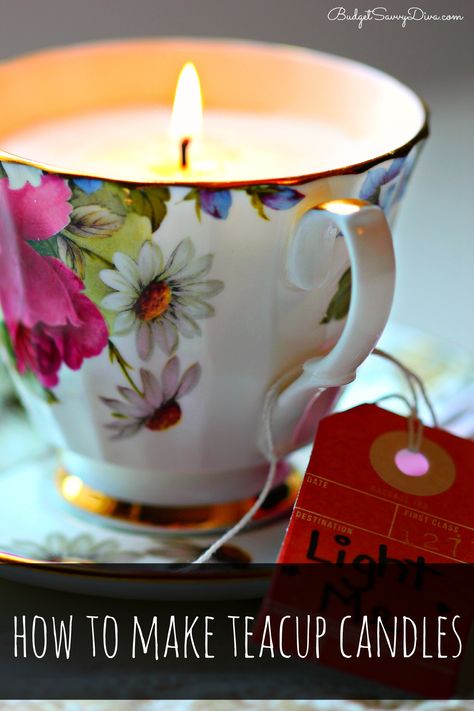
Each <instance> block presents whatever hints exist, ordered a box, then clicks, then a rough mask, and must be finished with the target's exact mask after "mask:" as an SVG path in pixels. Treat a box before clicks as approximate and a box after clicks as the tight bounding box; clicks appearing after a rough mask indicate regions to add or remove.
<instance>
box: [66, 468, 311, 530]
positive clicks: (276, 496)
mask: <svg viewBox="0 0 474 711" xmlns="http://www.w3.org/2000/svg"><path fill="white" fill-rule="evenodd" d="M279 466H281V467H285V468H286V469H287V470H288V471H287V474H286V476H285V477H284V478H283V479H282V481H281V482H280V483H279V484H278V485H277V486H275V487H274V488H273V489H272V490H271V491H270V493H269V495H268V496H267V498H266V500H265V502H264V504H263V505H262V506H261V508H260V509H259V511H258V512H257V513H256V514H255V516H254V517H253V519H252V524H251V525H252V526H257V525H258V526H260V525H264V524H265V523H267V522H271V521H274V520H275V519H277V518H279V517H281V516H284V515H285V514H288V513H289V511H291V509H292V507H293V505H294V503H295V500H296V496H297V494H298V490H299V488H300V485H301V478H302V474H301V473H300V472H299V471H298V470H296V469H295V468H294V467H293V466H290V465H289V464H288V463H286V462H283V461H282V462H281V463H280V464H279ZM56 486H57V488H58V491H59V493H60V495H61V496H62V498H63V499H64V500H65V501H66V502H67V503H68V504H70V505H71V506H73V507H74V508H75V509H76V510H77V512H81V513H83V514H89V515H93V516H100V517H102V518H103V520H104V523H108V524H114V525H117V526H121V527H127V528H128V527H133V528H138V529H141V530H143V531H150V530H151V531H159V532H160V533H166V532H169V533H170V534H173V535H176V534H179V533H181V532H182V533H186V534H189V533H194V534H199V533H203V534H208V533H211V532H216V533H217V532H219V531H223V530H225V529H227V528H230V527H231V526H232V525H233V524H235V523H236V522H237V521H238V520H239V519H240V518H241V517H242V516H243V515H244V514H245V513H246V511H248V510H249V509H250V507H251V506H252V505H253V503H254V502H255V499H256V496H254V497H247V498H245V499H241V500H237V501H229V502H220V503H215V504H207V505H195V506H156V505H150V504H141V503H138V502H132V501H124V500H121V499H116V498H113V497H111V496H109V495H108V494H105V493H103V492H101V491H97V490H96V489H93V488H91V487H90V486H88V485H87V484H85V483H84V482H83V481H82V479H80V478H79V477H78V476H75V475H73V474H69V473H68V472H67V471H66V470H65V469H64V468H63V467H60V468H58V469H57V471H56Z"/></svg>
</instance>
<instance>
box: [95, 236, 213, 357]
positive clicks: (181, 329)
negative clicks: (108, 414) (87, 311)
mask: <svg viewBox="0 0 474 711" xmlns="http://www.w3.org/2000/svg"><path fill="white" fill-rule="evenodd" d="M195 254H196V250H195V247H194V245H193V243H192V241H191V240H190V239H189V238H187V239H184V240H182V241H181V242H180V243H179V244H178V246H177V247H176V249H174V251H173V252H172V253H171V255H170V257H169V258H168V260H167V261H166V263H165V259H164V256H163V252H162V250H161V249H160V247H159V246H158V245H157V244H155V243H153V242H151V241H146V242H144V243H143V245H142V247H141V249H140V252H139V254H138V258H137V260H134V259H132V257H130V256H128V255H127V254H124V253H123V252H116V253H115V254H114V256H113V263H114V266H115V269H104V270H103V271H101V273H100V277H101V279H102V281H103V282H104V283H105V284H107V286H109V287H110V288H111V289H113V290H114V291H113V292H112V293H110V294H108V295H107V296H106V297H105V298H104V299H103V300H102V306H103V307H104V308H106V309H109V310H110V311H115V312H117V316H116V318H115V323H114V332H115V333H117V334H124V333H129V332H130V331H131V330H132V329H134V328H136V343H137V351H138V355H139V356H140V358H141V359H142V360H148V359H149V358H150V356H151V354H152V351H153V344H154V343H155V342H156V343H157V344H158V346H159V347H160V348H161V350H162V351H163V352H164V353H165V354H166V355H171V354H172V353H174V351H175V350H176V348H177V346H178V341H179V336H180V335H181V336H184V337H185V338H193V337H194V336H199V335H200V334H201V328H200V326H199V324H198V320H199V319H205V318H209V317H210V316H213V315H214V313H215V309H214V307H213V306H211V304H209V299H210V298H212V297H214V296H216V295H217V294H219V293H220V292H221V291H222V289H223V288H224V283H223V282H222V281H220V280H218V279H205V277H206V275H207V274H208V272H209V270H210V269H211V266H212V260H213V255H212V254H205V255H204V256H202V257H198V258H195Z"/></svg>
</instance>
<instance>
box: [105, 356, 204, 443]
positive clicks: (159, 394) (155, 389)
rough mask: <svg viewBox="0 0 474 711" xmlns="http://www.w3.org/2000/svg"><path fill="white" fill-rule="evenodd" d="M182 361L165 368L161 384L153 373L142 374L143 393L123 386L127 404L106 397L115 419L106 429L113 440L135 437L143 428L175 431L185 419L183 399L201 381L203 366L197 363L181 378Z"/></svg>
mask: <svg viewBox="0 0 474 711" xmlns="http://www.w3.org/2000/svg"><path fill="white" fill-rule="evenodd" d="M180 370H181V365H180V362H179V358H178V357H177V356H173V358H170V360H169V361H168V362H167V363H166V364H165V366H164V367H163V370H162V371H161V378H160V380H158V378H156V377H155V376H154V375H153V373H151V372H150V371H149V370H145V369H144V368H142V369H141V370H140V377H141V389H139V388H135V389H134V390H132V388H127V387H123V386H119V387H118V388H117V390H118V392H119V393H120V395H121V396H122V397H123V400H117V399H114V398H107V397H102V398H101V400H102V402H103V403H104V404H105V405H107V407H108V408H109V409H110V410H111V412H112V415H113V417H114V418H116V419H115V421H114V422H110V423H108V424H106V425H105V427H106V428H107V429H108V430H110V431H111V433H112V439H123V438H125V437H131V436H132V435H134V434H136V433H137V432H139V430H141V429H142V428H146V429H148V430H151V431H152V432H162V431H164V430H168V429H170V427H175V426H176V425H177V424H178V423H179V422H180V421H181V418H182V409H181V405H180V402H179V401H180V399H181V398H182V397H184V395H187V394H188V393H190V392H191V390H194V388H195V387H196V385H197V384H198V382H199V379H200V377H201V366H200V365H199V363H193V364H192V365H191V366H189V368H188V369H187V370H185V371H184V373H183V375H182V376H180Z"/></svg>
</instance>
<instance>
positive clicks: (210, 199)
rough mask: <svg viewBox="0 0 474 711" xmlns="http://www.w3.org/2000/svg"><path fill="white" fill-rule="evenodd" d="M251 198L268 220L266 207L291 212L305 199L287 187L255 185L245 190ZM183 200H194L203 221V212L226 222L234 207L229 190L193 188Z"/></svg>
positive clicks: (297, 191)
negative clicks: (290, 210)
mask: <svg viewBox="0 0 474 711" xmlns="http://www.w3.org/2000/svg"><path fill="white" fill-rule="evenodd" d="M245 192H246V193H247V195H249V196H250V204H251V205H252V207H253V208H255V210H256V211H257V213H258V214H259V216H260V217H261V218H263V219H264V220H268V219H269V218H268V216H267V214H266V213H265V209H264V208H265V207H269V208H271V209H272V210H289V209H290V208H292V207H294V206H295V205H297V204H298V203H299V202H300V200H303V198H304V197H305V196H304V195H303V193H300V192H299V190H295V189H294V188H289V187H288V186H286V185H255V186H252V187H251V188H247V189H246V190H245ZM183 200H185V201H186V200H194V205H195V210H196V215H197V216H198V219H201V212H205V213H206V214H207V215H210V216H211V217H215V218H217V219H219V220H225V219H226V218H227V216H228V214H229V210H230V208H231V206H232V193H231V191H230V190H227V189H212V188H203V189H198V188H193V189H192V190H190V191H189V192H188V193H187V194H186V195H185V197H184V198H183Z"/></svg>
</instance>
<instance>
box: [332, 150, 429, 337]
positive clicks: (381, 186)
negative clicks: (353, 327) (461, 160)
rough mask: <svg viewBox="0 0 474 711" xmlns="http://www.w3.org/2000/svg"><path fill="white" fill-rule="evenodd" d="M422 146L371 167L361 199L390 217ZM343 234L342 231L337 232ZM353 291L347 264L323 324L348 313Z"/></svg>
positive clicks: (361, 191)
mask: <svg viewBox="0 0 474 711" xmlns="http://www.w3.org/2000/svg"><path fill="white" fill-rule="evenodd" d="M419 151H420V146H419V145H416V146H414V147H413V148H412V150H411V151H410V153H408V155H407V156H404V157H402V158H394V159H393V160H392V161H390V163H388V164H387V163H384V164H383V165H377V166H375V167H374V168H371V169H370V170H369V171H368V172H367V174H366V176H365V178H364V181H363V183H362V186H361V188H360V191H359V198H360V199H361V200H367V202H370V203H372V204H373V205H378V206H379V207H381V208H382V210H383V211H384V212H385V214H386V215H387V216H389V215H393V213H394V211H395V210H396V209H397V207H398V204H399V202H400V200H401V199H402V197H403V194H404V192H405V188H406V185H407V182H408V179H409V177H410V175H411V173H412V171H413V168H414V166H415V163H416V159H417V158H418V155H419ZM337 236H338V237H342V233H339V234H338V235H337ZM351 291H352V270H351V268H350V267H348V268H347V269H346V270H345V272H344V273H343V274H342V276H341V277H340V278H339V281H338V284H337V288H336V291H335V293H334V295H333V296H332V298H331V300H330V302H329V304H328V307H327V309H326V313H325V314H324V316H323V318H322V320H321V323H322V324H328V323H330V322H331V321H339V320H342V319H344V318H346V316H347V314H348V313H349V306H350V301H351Z"/></svg>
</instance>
